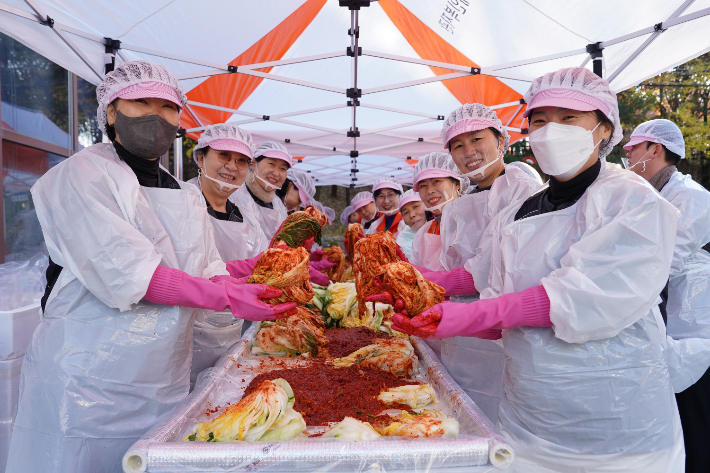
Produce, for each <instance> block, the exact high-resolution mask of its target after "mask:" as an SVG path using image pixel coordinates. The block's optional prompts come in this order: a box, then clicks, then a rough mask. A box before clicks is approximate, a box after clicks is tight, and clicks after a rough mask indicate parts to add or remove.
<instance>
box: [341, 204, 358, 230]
mask: <svg viewBox="0 0 710 473" xmlns="http://www.w3.org/2000/svg"><path fill="white" fill-rule="evenodd" d="M353 212H355V211H354V210H353V206H352V205H348V206H347V207H345V210H343V212H342V213H341V214H340V223H342V224H343V225H347V224H348V223H349V222H348V220H349V219H350V216H351V215H352V214H353Z"/></svg>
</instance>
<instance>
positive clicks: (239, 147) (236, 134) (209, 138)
mask: <svg viewBox="0 0 710 473" xmlns="http://www.w3.org/2000/svg"><path fill="white" fill-rule="evenodd" d="M217 140H220V145H218V146H219V147H217V148H216V149H221V150H229V151H236V152H237V153H242V154H243V155H245V156H247V157H248V158H249V159H251V158H252V154H253V153H254V140H252V138H251V133H249V132H248V131H246V130H242V129H241V128H239V127H238V126H237V125H233V124H231V123H217V124H216V125H209V126H207V127H206V128H205V131H203V132H202V134H201V135H200V138H199V139H198V140H197V145H196V146H195V149H194V150H193V151H192V159H194V160H195V163H197V150H199V149H202V148H205V147H207V146H210V143H212V142H216V141H217ZM222 140H225V141H226V140H229V141H231V142H233V143H231V144H232V146H229V144H228V143H225V142H223V141H222ZM225 144H227V146H224V145H225ZM247 151H248V152H247Z"/></svg>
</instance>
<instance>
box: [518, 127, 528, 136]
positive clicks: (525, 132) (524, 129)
mask: <svg viewBox="0 0 710 473" xmlns="http://www.w3.org/2000/svg"><path fill="white" fill-rule="evenodd" d="M520 134H521V135H527V134H528V129H527V128H523V129H522V130H520Z"/></svg>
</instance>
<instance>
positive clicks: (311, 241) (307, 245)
mask: <svg viewBox="0 0 710 473" xmlns="http://www.w3.org/2000/svg"><path fill="white" fill-rule="evenodd" d="M315 242H316V240H315V238H313V237H310V238H309V239H308V240H306V241H304V242H303V247H304V248H305V249H306V251H308V252H309V253H310V251H311V248H313V244H314V243H315Z"/></svg>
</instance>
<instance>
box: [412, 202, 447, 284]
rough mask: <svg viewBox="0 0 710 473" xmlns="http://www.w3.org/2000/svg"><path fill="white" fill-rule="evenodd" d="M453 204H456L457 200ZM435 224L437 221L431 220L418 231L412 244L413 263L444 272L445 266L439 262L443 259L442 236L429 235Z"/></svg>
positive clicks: (430, 269)
mask: <svg viewBox="0 0 710 473" xmlns="http://www.w3.org/2000/svg"><path fill="white" fill-rule="evenodd" d="M457 200H458V199H457ZM453 202H456V200H454V201H453ZM453 202H449V203H448V204H446V206H449V205H451V204H452V203H453ZM446 206H444V209H446ZM435 222H436V220H429V221H428V222H427V223H425V224H424V225H422V227H421V228H420V229H419V230H417V233H416V234H415V235H414V241H413V242H412V259H411V262H412V263H413V264H415V265H417V266H423V267H425V268H426V269H428V270H429V271H443V270H444V266H443V265H442V264H441V262H440V261H439V258H440V257H441V235H437V234H434V233H429V229H430V228H431V226H432V225H434V223H435Z"/></svg>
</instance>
